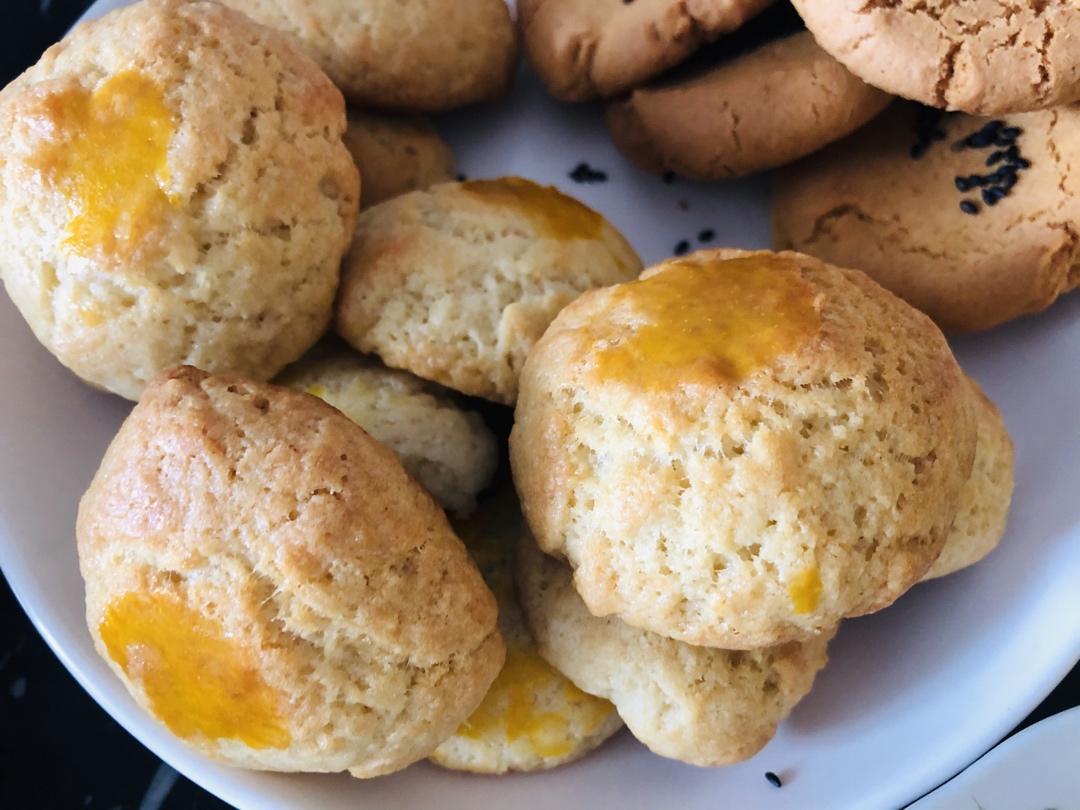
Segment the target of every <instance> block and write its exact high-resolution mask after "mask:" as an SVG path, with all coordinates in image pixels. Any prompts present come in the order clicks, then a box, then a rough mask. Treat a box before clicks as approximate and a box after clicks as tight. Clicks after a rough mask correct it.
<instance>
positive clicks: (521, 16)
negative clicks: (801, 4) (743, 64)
mask: <svg viewBox="0 0 1080 810" xmlns="http://www.w3.org/2000/svg"><path fill="white" fill-rule="evenodd" d="M771 2H772V0H636V2H633V3H628V2H625V0H519V2H518V4H517V8H518V26H519V27H520V29H521V32H522V40H523V42H524V45H525V49H526V50H527V52H528V54H529V59H530V60H531V62H532V65H533V67H534V68H535V69H536V72H537V73H539V74H540V78H541V79H542V80H543V82H544V84H545V85H546V86H547V89H548V91H549V92H550V93H551V94H552V95H553V96H555V97H556V98H558V99H562V100H564V101H586V100H588V99H592V98H597V97H604V96H612V95H616V94H618V93H621V92H623V91H624V90H628V89H630V88H631V87H634V86H635V85H638V84H641V83H642V82H644V81H647V80H648V79H650V78H652V77H653V76H655V75H656V74H658V73H660V72H662V71H663V70H665V69H667V68H669V67H672V66H674V65H677V64H679V63H680V62H682V61H683V59H685V58H686V57H687V56H689V55H690V54H691V53H693V52H694V51H695V50H697V49H698V48H699V47H701V46H702V45H704V44H705V43H707V42H711V41H713V40H714V39H716V38H717V37H719V36H721V35H722V34H725V33H727V32H729V31H734V30H735V29H737V28H738V27H739V26H741V25H742V24H743V23H744V22H746V21H747V20H748V19H750V18H751V17H753V16H755V15H756V14H758V13H759V12H760V11H762V10H763V9H764V8H766V7H767V6H768V5H769V4H770V3H771Z"/></svg>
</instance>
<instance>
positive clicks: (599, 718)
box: [431, 485, 622, 773]
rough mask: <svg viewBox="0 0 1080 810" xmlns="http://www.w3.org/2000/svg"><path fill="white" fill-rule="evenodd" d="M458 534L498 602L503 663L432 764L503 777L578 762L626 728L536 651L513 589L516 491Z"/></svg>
mask: <svg viewBox="0 0 1080 810" xmlns="http://www.w3.org/2000/svg"><path fill="white" fill-rule="evenodd" d="M456 528H457V530H458V533H459V535H460V536H461V538H462V539H463V540H464V541H465V544H466V546H467V547H468V549H469V552H470V553H471V554H472V556H473V559H475V560H476V562H477V564H478V565H479V566H480V570H481V572H482V573H483V575H484V579H485V581H486V582H487V583H488V585H489V586H490V587H491V590H492V591H493V592H494V594H495V598H496V600H497V601H498V603H499V631H500V632H501V633H502V635H503V638H504V639H505V640H506V663H505V664H504V665H503V668H502V671H501V672H499V675H498V677H497V678H495V682H494V683H493V684H492V685H491V689H489V690H488V693H487V696H486V697H485V698H484V701H483V702H482V703H481V704H480V706H479V708H477V710H476V711H475V712H473V714H472V715H471V716H470V717H469V719H468V720H466V721H465V722H464V723H462V725H461V727H460V728H459V729H458V731H457V733H456V734H455V735H454V736H452V737H450V738H449V739H447V740H445V741H444V742H443V743H442V744H441V745H440V746H439V747H438V748H436V749H435V752H434V753H433V754H432V755H431V761H432V762H435V763H436V764H438V765H441V766H442V767H444V768H451V769H453V770H461V771H472V772H474V773H506V772H508V771H541V770H548V769H551V768H555V767H557V766H559V765H564V764H566V763H568V762H573V761H574V760H576V759H580V758H581V757H583V756H585V754H587V753H588V752H589V751H592V750H593V749H594V748H596V747H597V746H598V745H600V744H601V743H602V742H604V741H605V740H606V739H608V738H609V737H610V736H611V735H612V734H614V733H615V732H617V731H618V730H619V729H620V728H622V720H620V719H619V715H618V713H617V712H616V711H615V707H614V706H612V705H611V704H610V703H609V702H608V701H606V700H602V699H601V698H597V697H594V696H592V695H589V694H586V693H585V692H582V691H581V690H580V689H578V688H577V687H576V686H574V684H573V683H571V682H570V681H569V680H567V679H566V678H565V677H564V676H563V675H561V674H560V673H559V672H558V671H556V670H555V669H553V668H552V666H551V665H550V664H549V663H548V662H547V661H545V660H544V659H543V658H541V657H540V654H539V653H538V652H537V649H536V643H535V642H534V641H533V639H532V635H531V634H530V633H529V630H528V628H527V627H526V625H525V617H524V615H523V614H522V611H521V607H520V605H519V599H518V594H517V589H516V588H515V586H514V576H513V564H514V553H515V544H516V541H517V536H518V535H519V534H520V533H521V513H520V510H519V507H518V505H517V497H516V496H515V495H514V491H513V488H512V487H511V486H509V485H507V486H506V487H504V488H503V489H502V490H501V491H500V492H498V493H496V494H495V495H494V496H493V497H492V498H490V499H488V500H487V501H486V502H485V503H483V504H481V507H480V510H479V511H478V512H477V513H476V514H475V515H474V516H473V517H472V518H471V519H470V520H469V521H467V522H458V524H457V526H456Z"/></svg>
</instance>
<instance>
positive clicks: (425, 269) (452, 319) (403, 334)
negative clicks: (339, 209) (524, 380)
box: [336, 177, 641, 404]
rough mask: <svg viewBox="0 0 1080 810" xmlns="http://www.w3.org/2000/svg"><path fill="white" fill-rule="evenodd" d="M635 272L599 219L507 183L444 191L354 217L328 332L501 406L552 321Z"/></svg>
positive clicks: (554, 194) (553, 193) (548, 191)
mask: <svg viewBox="0 0 1080 810" xmlns="http://www.w3.org/2000/svg"><path fill="white" fill-rule="evenodd" d="M640 269H641V261H640V259H638V257H637V254H635V253H634V250H633V249H632V248H631V247H630V245H629V244H628V243H627V242H626V240H625V239H624V238H623V237H622V236H621V235H620V234H619V233H618V231H616V230H615V229H614V228H613V227H612V226H611V225H610V224H609V223H608V222H607V221H606V220H605V219H604V218H603V217H602V216H600V214H598V213H596V212H595V211H593V210H592V209H590V208H587V207H586V206H584V205H582V204H581V203H580V202H578V201H577V200H574V199H573V198H571V197H568V196H566V195H564V194H562V193H560V192H559V191H557V190H555V189H554V188H549V187H545V186H540V185H537V184H536V183H533V182H531V181H529V180H523V179H520V178H514V177H509V178H501V179H498V180H473V181H468V182H464V183H444V184H442V185H438V186H433V187H432V188H430V189H428V190H426V191H416V192H412V193H410V194H406V195H404V196H401V197H397V198H395V199H393V200H389V201H387V202H385V203H383V204H382V205H378V206H376V207H374V208H371V209H369V210H367V211H365V212H363V213H362V214H361V216H360V218H359V221H358V222H357V227H356V239H355V241H354V242H353V246H352V249H351V250H350V251H349V254H348V256H347V257H346V259H345V263H344V267H343V271H342V284H341V292H340V294H339V297H338V307H337V319H336V326H337V330H338V333H339V334H340V335H341V336H342V337H343V338H345V340H346V341H348V342H349V343H350V344H351V345H352V346H353V347H355V348H356V349H358V350H359V351H361V352H367V353H374V354H377V355H378V356H379V357H381V358H382V359H383V361H384V362H386V364H387V365H390V366H393V367H395V368H403V369H407V370H409V371H411V372H413V373H414V374H417V375H419V376H420V377H424V378H425V379H429V380H434V381H435V382H438V383H441V384H442V385H445V386H447V387H448V388H453V389H455V390H457V391H461V392H463V393H465V394H469V395H471V396H479V397H484V398H486V399H490V400H493V401H495V402H500V403H503V404H512V403H513V402H514V400H515V399H516V397H517V380H518V375H519V374H520V372H521V367H522V365H523V363H524V362H525V357H526V356H527V355H528V353H529V351H530V349H531V348H532V346H533V344H534V343H535V342H536V340H537V339H538V338H539V337H540V335H541V334H543V332H544V329H546V328H547V325H548V324H549V323H550V322H551V319H552V318H554V317H555V315H556V313H558V311H559V310H560V309H562V308H563V307H564V306H566V305H567V304H568V303H570V302H571V301H572V300H574V299H575V298H576V297H577V296H578V295H580V294H581V293H582V292H584V291H585V290H588V289H592V288H594V287H601V286H604V285H606V284H615V283H617V282H620V281H627V280H629V279H632V278H634V277H635V276H636V275H637V274H638V272H639V271H640Z"/></svg>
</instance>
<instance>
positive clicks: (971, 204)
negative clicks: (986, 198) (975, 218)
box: [960, 200, 979, 214]
mask: <svg viewBox="0 0 1080 810" xmlns="http://www.w3.org/2000/svg"><path fill="white" fill-rule="evenodd" d="M960 210H961V211H963V212H964V213H965V214H977V213H979V204H978V203H977V202H975V201H974V200H961V201H960Z"/></svg>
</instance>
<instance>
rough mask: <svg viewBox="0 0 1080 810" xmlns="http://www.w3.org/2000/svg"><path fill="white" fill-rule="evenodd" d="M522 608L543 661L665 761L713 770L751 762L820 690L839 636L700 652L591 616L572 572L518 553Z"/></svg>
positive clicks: (524, 543) (534, 551)
mask: <svg viewBox="0 0 1080 810" xmlns="http://www.w3.org/2000/svg"><path fill="white" fill-rule="evenodd" d="M517 574H518V576H517V582H518V589H519V591H520V593H521V603H522V606H523V608H524V610H525V614H526V616H527V618H528V623H529V627H530V628H531V629H532V632H533V634H534V636H535V638H536V643H537V646H538V647H539V649H540V653H541V654H542V655H543V656H544V657H545V658H546V659H547V660H548V661H550V662H551V663H552V664H553V665H554V666H555V667H556V668H557V669H558V670H559V671H560V672H562V673H564V674H565V675H566V676H567V677H569V678H570V679H571V680H572V681H573V682H574V683H575V684H577V685H578V686H579V687H580V688H581V689H584V690H585V691H586V692H590V693H592V694H594V695H599V696H602V697H605V698H608V699H609V700H611V701H613V702H614V703H615V706H616V708H617V709H618V710H619V713H620V714H621V715H622V718H623V720H624V721H625V722H626V725H627V727H628V728H629V729H630V731H631V733H633V735H634V736H635V737H637V738H638V740H640V741H641V742H643V743H644V744H645V745H647V746H648V747H649V748H650V749H651V750H652V751H653V752H655V753H657V754H659V755H660V756H664V757H670V758H672V759H678V760H682V761H683V762H689V763H690V764H692V765H700V766H705V767H712V766H716V765H730V764H732V763H735V762H740V761H742V760H744V759H749V758H750V757H752V756H753V755H754V754H756V753H757V752H758V751H760V750H761V749H762V748H764V747H765V744H766V743H768V741H769V740H771V739H772V737H773V735H774V734H776V728H777V726H778V725H779V724H780V722H782V721H783V719H784V718H785V717H787V716H788V714H790V713H791V710H792V709H793V708H795V705H796V704H797V703H798V702H799V701H800V700H802V699H803V698H804V697H805V696H806V695H807V693H809V691H810V687H811V686H813V684H814V677H815V676H816V675H817V673H818V672H819V671H820V670H821V669H822V668H823V667H824V666H825V662H826V661H827V660H828V657H827V655H826V648H827V646H828V643H829V640H830V638H831V637H832V634H831V633H829V634H826V635H823V636H819V637H818V638H815V639H813V640H811V641H807V642H804V643H799V642H788V643H787V644H781V645H778V646H775V647H768V648H765V649H761V650H746V651H734V650H721V649H716V648H712V647H695V646H693V645H690V644H684V643H683V642H681V641H675V640H674V639H670V638H665V637H664V636H658V635H656V634H655V633H650V632H648V631H646V630H638V629H637V628H634V627H631V626H630V625H628V624H626V623H625V622H621V621H619V620H618V619H617V618H615V617H613V616H608V617H605V618H598V617H596V616H593V615H592V614H591V613H590V612H589V610H588V608H586V607H585V603H584V602H582V601H581V597H580V596H578V593H577V591H575V590H574V587H573V584H572V581H571V575H570V569H569V568H568V567H567V566H566V565H565V564H563V563H562V562H560V561H558V560H556V559H554V558H552V557H548V556H546V555H545V554H543V553H542V552H541V551H540V549H538V548H537V546H536V542H535V541H534V540H533V539H532V537H531V536H529V534H528V532H527V531H526V532H525V533H524V534H523V535H522V537H521V542H520V545H519V547H518V561H517Z"/></svg>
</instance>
